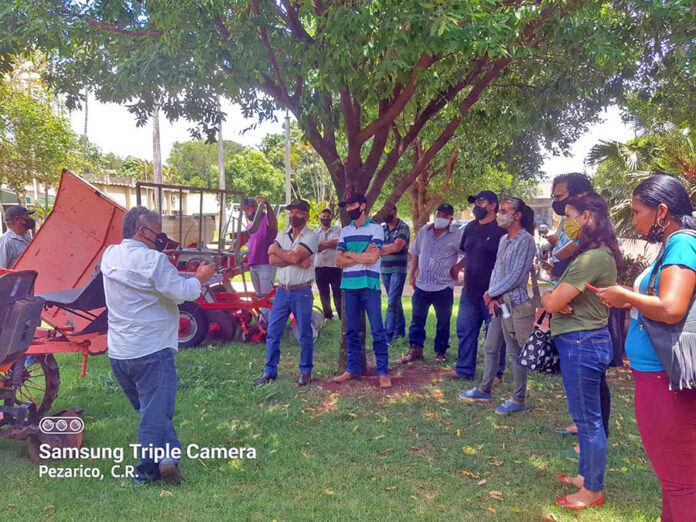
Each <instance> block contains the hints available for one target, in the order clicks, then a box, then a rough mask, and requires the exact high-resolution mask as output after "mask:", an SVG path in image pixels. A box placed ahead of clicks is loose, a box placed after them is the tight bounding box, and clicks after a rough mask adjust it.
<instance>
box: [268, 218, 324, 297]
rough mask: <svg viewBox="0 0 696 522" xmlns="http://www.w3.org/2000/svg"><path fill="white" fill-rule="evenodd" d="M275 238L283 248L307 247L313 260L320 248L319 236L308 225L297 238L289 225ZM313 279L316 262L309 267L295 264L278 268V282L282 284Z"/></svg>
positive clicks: (306, 281)
mask: <svg viewBox="0 0 696 522" xmlns="http://www.w3.org/2000/svg"><path fill="white" fill-rule="evenodd" d="M275 240H276V243H278V245H279V246H280V248H282V249H283V250H291V251H292V250H296V249H297V248H305V249H306V250H307V251H308V252H309V253H310V257H311V259H312V261H314V255H315V254H316V252H317V249H318V248H319V236H318V235H317V234H315V233H314V230H311V229H309V228H307V227H306V226H305V227H304V228H303V229H302V230H300V233H299V234H298V235H297V237H295V238H293V236H292V227H287V228H286V229H285V230H281V231H280V232H278V235H277V236H276V239H275ZM312 281H314V263H312V265H311V266H310V267H309V268H301V267H299V266H295V265H292V266H284V267H280V268H278V282H279V283H280V284H281V285H285V286H294V285H301V284H303V283H310V282H312Z"/></svg>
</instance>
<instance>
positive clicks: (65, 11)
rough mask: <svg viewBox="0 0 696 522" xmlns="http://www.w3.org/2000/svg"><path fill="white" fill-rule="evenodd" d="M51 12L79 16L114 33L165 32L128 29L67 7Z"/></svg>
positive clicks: (73, 16) (134, 34)
mask: <svg viewBox="0 0 696 522" xmlns="http://www.w3.org/2000/svg"><path fill="white" fill-rule="evenodd" d="M49 12H53V13H55V14H62V15H65V16H67V17H69V18H79V19H81V20H85V21H86V22H87V23H88V24H89V25H91V26H92V27H95V28H97V29H101V30H102V31H106V32H109V33H114V34H122V35H126V36H137V37H143V36H162V34H163V32H162V31H160V30H158V29H127V28H124V27H120V26H118V25H116V24H108V23H106V22H100V21H99V20H96V19H94V18H92V17H91V16H87V15H86V14H81V13H75V12H73V11H71V10H70V9H65V8H57V9H51V10H49Z"/></svg>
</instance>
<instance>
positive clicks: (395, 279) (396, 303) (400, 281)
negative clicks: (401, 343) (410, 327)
mask: <svg viewBox="0 0 696 522" xmlns="http://www.w3.org/2000/svg"><path fill="white" fill-rule="evenodd" d="M405 282H406V272H394V273H391V274H389V273H385V272H382V283H384V291H385V292H386V293H387V315H386V317H385V318H384V332H385V333H386V335H387V343H388V344H391V343H392V342H393V341H394V339H395V338H397V337H405V336H406V318H405V317H404V307H403V305H402V303H401V294H403V293H404V283H405Z"/></svg>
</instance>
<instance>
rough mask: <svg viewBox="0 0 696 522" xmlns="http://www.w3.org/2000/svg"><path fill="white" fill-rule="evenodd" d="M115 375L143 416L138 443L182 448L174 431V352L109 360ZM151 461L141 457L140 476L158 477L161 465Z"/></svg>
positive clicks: (124, 391)
mask: <svg viewBox="0 0 696 522" xmlns="http://www.w3.org/2000/svg"><path fill="white" fill-rule="evenodd" d="M109 362H110V363H111V369H112V370H113V372H114V376H115V377H116V380H117V381H118V384H119V385H120V386H121V389H122V390H123V393H125V394H126V397H128V400H129V401H130V402H131V404H132V405H133V408H134V409H135V411H137V412H139V413H140V415H141V418H140V425H139V426H138V443H139V444H140V446H141V447H142V448H148V447H149V446H150V445H152V447H154V448H163V449H164V448H166V447H167V445H169V448H170V450H171V449H172V448H179V449H181V443H180V442H179V439H178V438H177V436H176V431H174V422H173V420H172V419H173V418H174V407H175V404H176V366H175V364H174V350H173V349H171V348H165V349H164V350H160V351H158V352H155V353H151V354H149V355H145V356H143V357H138V358H136V359H109ZM166 461H167V459H163V460H162V461H155V460H154V459H152V458H141V459H140V462H139V463H138V465H137V466H136V469H137V471H138V473H139V474H140V475H142V476H145V477H147V478H149V479H151V480H155V479H157V478H158V477H159V464H160V462H166Z"/></svg>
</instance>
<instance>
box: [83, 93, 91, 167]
mask: <svg viewBox="0 0 696 522" xmlns="http://www.w3.org/2000/svg"><path fill="white" fill-rule="evenodd" d="M88 114H89V89H88V88H87V87H85V130H84V133H83V134H82V158H83V159H84V160H85V164H86V166H87V172H88V173H89V170H90V169H89V163H88V162H87V122H88V118H87V116H88Z"/></svg>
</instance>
